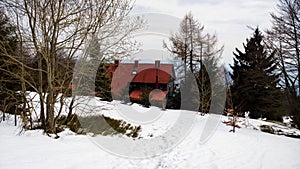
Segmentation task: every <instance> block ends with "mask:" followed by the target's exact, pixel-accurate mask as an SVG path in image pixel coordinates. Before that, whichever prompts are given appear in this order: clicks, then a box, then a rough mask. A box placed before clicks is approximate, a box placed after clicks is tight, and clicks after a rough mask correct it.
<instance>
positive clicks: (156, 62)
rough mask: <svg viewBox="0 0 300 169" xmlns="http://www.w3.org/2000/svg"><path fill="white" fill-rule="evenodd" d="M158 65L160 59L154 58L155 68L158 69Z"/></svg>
mask: <svg viewBox="0 0 300 169" xmlns="http://www.w3.org/2000/svg"><path fill="white" fill-rule="evenodd" d="M159 67H160V60H156V61H155V68H156V69H159Z"/></svg>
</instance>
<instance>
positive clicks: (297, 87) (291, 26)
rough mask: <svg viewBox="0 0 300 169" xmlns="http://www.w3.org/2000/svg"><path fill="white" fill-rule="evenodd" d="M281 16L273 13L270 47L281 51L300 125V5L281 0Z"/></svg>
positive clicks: (293, 0)
mask: <svg viewBox="0 0 300 169" xmlns="http://www.w3.org/2000/svg"><path fill="white" fill-rule="evenodd" d="M277 9H278V11H277V13H271V17H272V23H273V26H272V28H271V29H269V30H267V40H266V44H267V45H269V47H270V48H271V49H275V50H276V51H277V58H278V61H279V66H280V69H281V72H282V78H281V79H282V83H281V85H282V87H283V88H284V89H285V92H286V100H287V106H286V109H287V110H288V112H289V114H291V115H293V116H294V121H295V122H296V124H297V125H298V127H299V126H300V115H299V110H300V105H299V93H300V78H299V76H300V2H299V1H298V0H280V1H279V3H278V5H277Z"/></svg>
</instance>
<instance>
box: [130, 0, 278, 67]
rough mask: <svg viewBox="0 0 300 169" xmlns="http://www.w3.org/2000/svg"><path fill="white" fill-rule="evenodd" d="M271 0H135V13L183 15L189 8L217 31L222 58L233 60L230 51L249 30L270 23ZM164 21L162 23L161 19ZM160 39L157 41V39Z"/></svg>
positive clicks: (227, 61)
mask: <svg viewBox="0 0 300 169" xmlns="http://www.w3.org/2000/svg"><path fill="white" fill-rule="evenodd" d="M275 6H276V1H274V0H251V1H245V0H226V1H225V0H136V4H135V8H134V11H133V12H134V13H144V12H152V13H161V14H168V15H172V16H176V17H179V18H182V17H183V16H184V15H185V14H186V13H187V12H189V11H191V12H192V14H193V15H194V16H195V18H197V19H198V20H199V21H200V23H202V24H203V25H204V26H205V29H206V31H207V32H209V33H216V34H217V35H218V39H219V42H220V45H223V44H224V45H225V51H224V54H223V61H224V62H226V63H231V62H232V57H233V55H232V52H233V51H234V49H235V48H236V47H237V48H241V47H242V43H243V42H245V39H246V38H249V37H250V36H251V34H252V31H251V30H249V29H248V28H247V25H248V26H252V27H256V26H259V27H260V28H261V30H264V29H266V28H268V27H269V26H270V15H269V13H270V12H272V11H275ZM162 24H163V23H162ZM159 43H160V42H159Z"/></svg>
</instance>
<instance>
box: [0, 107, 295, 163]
mask: <svg viewBox="0 0 300 169" xmlns="http://www.w3.org/2000/svg"><path fill="white" fill-rule="evenodd" d="M93 104H94V105H97V106H100V107H101V110H102V111H100V112H101V114H105V115H106V116H110V117H113V118H115V119H123V120H124V121H126V122H129V123H131V124H134V125H138V122H134V121H130V120H128V119H127V117H124V115H122V114H120V113H119V112H120V110H123V112H126V110H137V111H138V112H142V113H144V114H145V113H151V111H152V112H153V111H156V110H157V111H158V109H156V108H153V107H152V108H151V109H146V108H143V107H141V106H139V105H136V104H133V105H123V104H118V102H112V103H106V102H98V101H93ZM97 106H96V107H97ZM119 106H121V107H119ZM78 111H79V110H78ZM97 112H98V111H97ZM98 113H99V112H98ZM180 113H182V112H180V111H178V110H167V111H160V113H158V114H156V115H157V118H156V119H154V120H153V121H151V122H147V123H143V124H140V125H141V127H142V131H141V133H140V136H141V137H142V138H141V139H135V140H134V139H132V138H128V137H126V136H105V138H109V139H119V140H130V141H131V144H135V143H136V142H138V141H139V140H142V139H145V140H151V139H153V138H156V137H159V136H163V135H164V134H165V133H166V132H168V130H171V129H172V126H174V125H175V123H177V122H178V121H177V120H178V118H179V117H181V116H180ZM185 113H190V114H192V115H193V116H192V117H194V123H193V125H192V127H191V130H190V131H186V134H187V135H186V136H185V137H184V138H183V140H182V141H181V142H178V144H176V145H174V147H173V148H172V149H170V150H168V151H167V152H164V153H163V154H160V155H158V156H154V157H148V158H141V159H139V158H130V157H124V156H123V157H120V155H118V154H117V155H116V154H113V153H109V152H107V151H105V150H103V149H102V148H100V147H99V146H98V145H97V144H95V141H94V140H93V139H91V138H90V137H89V136H88V135H76V134H74V133H73V132H71V131H69V130H66V131H64V132H62V133H59V136H60V137H59V138H58V139H53V138H50V137H48V136H46V135H43V133H42V131H39V130H35V131H26V132H20V127H15V126H13V117H11V118H10V120H7V121H5V122H1V123H0V146H1V150H0V168H1V169H20V168H22V169H40V168H43V169H52V168H56V169H77V168H78V169H89V168H90V169H94V168H101V169H106V168H108V169H111V168H116V169H119V168H121V169H122V168H124V169H127V168H129V169H142V168H149V169H152V168H155V169H160V168H172V169H174V168H182V169H191V168H195V169H241V168H242V169H283V168H284V169H299V168H300V139H295V138H289V137H286V136H278V135H272V134H268V133H264V132H261V131H259V130H255V128H259V126H260V125H262V124H269V125H270V124H271V125H277V126H279V127H282V128H284V126H280V125H278V124H273V123H270V122H265V121H260V120H253V119H249V120H246V119H241V120H242V121H243V122H242V123H244V122H245V123H249V125H248V127H247V128H246V127H245V126H244V125H243V124H242V123H241V126H242V128H240V129H237V130H236V133H232V132H229V130H230V129H231V127H230V126H226V125H225V124H223V123H221V121H223V120H227V117H225V116H220V115H205V116H200V115H198V114H197V113H195V112H185ZM211 118H215V119H218V120H219V123H218V124H217V125H216V129H213V130H211V131H210V134H211V137H209V139H208V140H206V141H205V142H203V140H201V137H200V136H201V135H202V133H203V132H206V131H205V130H204V129H206V128H205V127H207V121H208V120H210V119H211ZM183 122H184V121H182V124H180V125H190V124H188V123H183ZM191 123H192V122H191ZM285 130H289V131H290V130H292V132H294V133H298V134H300V132H299V130H296V129H288V128H285ZM178 134H179V133H178ZM150 135H151V136H150ZM98 137H100V138H101V137H104V136H98ZM145 146H147V145H145ZM125 149H126V147H125ZM145 153H146V152H145Z"/></svg>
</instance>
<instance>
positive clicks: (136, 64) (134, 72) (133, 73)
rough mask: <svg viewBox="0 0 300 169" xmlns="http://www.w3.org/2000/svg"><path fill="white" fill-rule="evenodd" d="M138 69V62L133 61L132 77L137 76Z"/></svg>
mask: <svg viewBox="0 0 300 169" xmlns="http://www.w3.org/2000/svg"><path fill="white" fill-rule="evenodd" d="M138 67H139V61H138V60H135V61H134V68H133V70H132V75H136V74H137V71H138Z"/></svg>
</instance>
